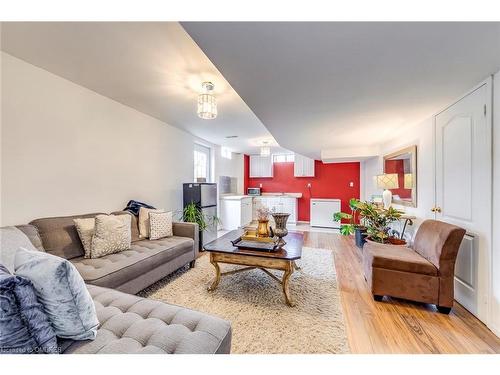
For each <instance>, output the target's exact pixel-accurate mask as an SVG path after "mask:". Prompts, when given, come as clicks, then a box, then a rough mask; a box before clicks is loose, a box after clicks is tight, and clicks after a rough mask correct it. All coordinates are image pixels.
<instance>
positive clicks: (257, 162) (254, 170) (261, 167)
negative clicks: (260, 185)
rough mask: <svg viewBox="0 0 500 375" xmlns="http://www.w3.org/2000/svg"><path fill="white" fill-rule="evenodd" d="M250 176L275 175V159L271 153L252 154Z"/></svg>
mask: <svg viewBox="0 0 500 375" xmlns="http://www.w3.org/2000/svg"><path fill="white" fill-rule="evenodd" d="M250 177H273V159H272V157H271V155H269V156H260V155H250Z"/></svg>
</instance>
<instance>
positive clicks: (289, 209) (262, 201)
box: [253, 195, 297, 224]
mask: <svg viewBox="0 0 500 375" xmlns="http://www.w3.org/2000/svg"><path fill="white" fill-rule="evenodd" d="M262 207H267V208H268V209H270V210H271V211H273V212H285V213H287V214H290V217H289V218H288V221H287V223H289V224H296V223H297V198H294V197H288V196H273V195H271V196H260V197H255V198H254V199H253V220H257V210H258V209H259V208H262Z"/></svg>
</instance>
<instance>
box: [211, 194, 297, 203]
mask: <svg viewBox="0 0 500 375" xmlns="http://www.w3.org/2000/svg"><path fill="white" fill-rule="evenodd" d="M261 197H263V198H265V197H285V198H302V193H262V195H242V194H222V195H221V196H220V199H224V200H230V201H235V200H242V199H244V198H261Z"/></svg>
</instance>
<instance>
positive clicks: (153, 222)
mask: <svg viewBox="0 0 500 375" xmlns="http://www.w3.org/2000/svg"><path fill="white" fill-rule="evenodd" d="M173 235H174V233H173V229H172V211H170V212H150V213H149V239H150V240H158V239H160V238H164V237H171V236H173Z"/></svg>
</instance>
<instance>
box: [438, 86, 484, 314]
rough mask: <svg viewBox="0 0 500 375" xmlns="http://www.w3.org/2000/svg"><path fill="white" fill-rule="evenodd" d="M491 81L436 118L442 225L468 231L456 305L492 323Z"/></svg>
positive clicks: (461, 252)
mask: <svg viewBox="0 0 500 375" xmlns="http://www.w3.org/2000/svg"><path fill="white" fill-rule="evenodd" d="M490 107H491V81H488V82H486V83H485V84H483V85H482V86H481V87H479V88H478V89H476V90H475V91H473V92H472V93H470V94H469V95H467V96H466V97H464V98H463V99H461V100H460V101H458V102H457V103H455V104H453V105H452V106H450V107H448V108H447V109H446V110H444V111H443V112H441V113H439V114H438V115H437V116H436V129H435V132H436V199H435V207H437V208H438V210H437V212H436V219H438V220H442V221H446V222H449V223H452V224H455V225H458V226H460V227H462V228H465V229H466V230H467V235H466V237H465V238H464V241H463V242H462V245H461V247H460V250H459V255H458V258H457V263H456V267H455V299H456V300H457V301H458V302H459V303H460V304H462V305H463V306H464V307H466V308H467V309H468V310H469V311H470V312H472V313H473V314H474V315H476V316H477V317H478V318H479V319H481V320H482V321H484V322H487V319H488V294H489V280H490V254H491V203H492V202H491V181H492V175H491V168H492V150H491V142H492V133H491V112H490V110H491V109H490Z"/></svg>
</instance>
